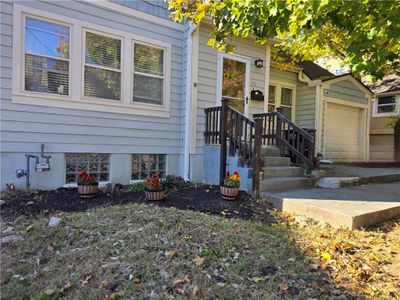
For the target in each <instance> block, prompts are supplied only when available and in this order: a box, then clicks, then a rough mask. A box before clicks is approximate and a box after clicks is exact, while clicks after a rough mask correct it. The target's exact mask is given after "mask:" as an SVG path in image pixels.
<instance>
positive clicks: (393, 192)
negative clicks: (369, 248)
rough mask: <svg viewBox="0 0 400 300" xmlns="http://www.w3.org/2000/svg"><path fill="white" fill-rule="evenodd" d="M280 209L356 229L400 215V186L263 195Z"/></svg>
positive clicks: (391, 184)
mask: <svg viewBox="0 0 400 300" xmlns="http://www.w3.org/2000/svg"><path fill="white" fill-rule="evenodd" d="M263 196H264V197H265V198H267V200H269V201H270V202H272V204H273V206H274V207H275V208H277V209H279V210H283V211H287V212H291V213H295V214H298V215H305V216H307V217H311V218H313V219H315V220H318V221H323V222H327V223H329V224H331V225H332V226H334V227H348V228H350V229H356V228H360V227H365V226H369V225H373V224H377V223H380V222H383V221H385V220H388V219H391V218H394V217H396V216H400V183H399V182H394V183H383V184H371V185H367V186H357V187H346V188H338V189H333V190H332V189H319V188H314V189H303V190H292V191H287V192H280V193H263Z"/></svg>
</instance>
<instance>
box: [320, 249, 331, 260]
mask: <svg viewBox="0 0 400 300" xmlns="http://www.w3.org/2000/svg"><path fill="white" fill-rule="evenodd" d="M321 258H322V259H323V260H325V261H326V262H329V261H330V260H331V258H332V257H331V255H330V254H329V253H328V252H326V251H322V252H321Z"/></svg>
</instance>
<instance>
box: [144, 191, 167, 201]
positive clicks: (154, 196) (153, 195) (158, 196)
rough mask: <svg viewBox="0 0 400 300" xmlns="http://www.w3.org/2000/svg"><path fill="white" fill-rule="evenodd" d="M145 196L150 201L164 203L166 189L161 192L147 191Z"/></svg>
mask: <svg viewBox="0 0 400 300" xmlns="http://www.w3.org/2000/svg"><path fill="white" fill-rule="evenodd" d="M144 194H145V195H146V199H147V200H149V201H162V200H163V199H164V198H165V189H163V190H161V191H148V190H145V191H144Z"/></svg>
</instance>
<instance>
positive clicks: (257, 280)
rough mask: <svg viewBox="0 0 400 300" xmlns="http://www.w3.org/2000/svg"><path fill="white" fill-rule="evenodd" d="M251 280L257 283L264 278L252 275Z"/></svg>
mask: <svg viewBox="0 0 400 300" xmlns="http://www.w3.org/2000/svg"><path fill="white" fill-rule="evenodd" d="M252 280H253V281H254V282H255V283H259V282H260V281H262V280H264V278H262V277H253V278H252Z"/></svg>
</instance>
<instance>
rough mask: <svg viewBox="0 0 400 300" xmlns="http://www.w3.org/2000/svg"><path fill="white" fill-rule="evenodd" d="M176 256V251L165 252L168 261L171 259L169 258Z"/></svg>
mask: <svg viewBox="0 0 400 300" xmlns="http://www.w3.org/2000/svg"><path fill="white" fill-rule="evenodd" d="M177 255H178V251H176V250H174V251H166V252H165V257H166V258H168V259H171V258H173V257H175V256H177Z"/></svg>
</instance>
